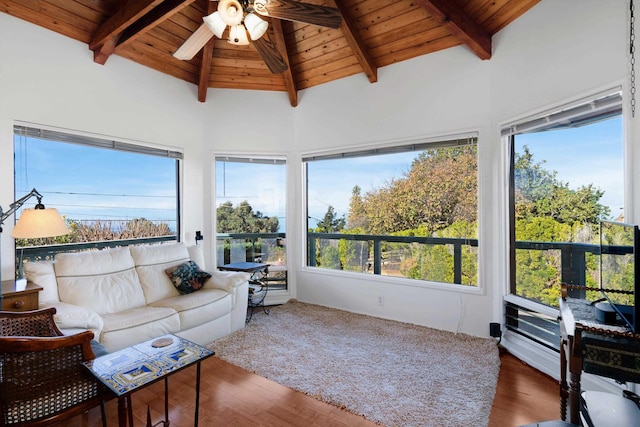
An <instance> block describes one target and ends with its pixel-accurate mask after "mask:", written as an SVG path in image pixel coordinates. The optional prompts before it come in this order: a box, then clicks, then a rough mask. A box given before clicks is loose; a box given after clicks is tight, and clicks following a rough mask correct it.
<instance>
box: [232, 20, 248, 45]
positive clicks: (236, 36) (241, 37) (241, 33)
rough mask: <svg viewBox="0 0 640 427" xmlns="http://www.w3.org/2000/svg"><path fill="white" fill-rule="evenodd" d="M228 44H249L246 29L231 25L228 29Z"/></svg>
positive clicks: (242, 26) (241, 26)
mask: <svg viewBox="0 0 640 427" xmlns="http://www.w3.org/2000/svg"><path fill="white" fill-rule="evenodd" d="M229 43H231V44H235V45H238V46H244V45H248V44H249V37H248V36H247V29H246V28H245V27H244V25H242V24H240V25H233V26H231V27H230V28H229Z"/></svg>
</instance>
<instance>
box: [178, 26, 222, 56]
mask: <svg viewBox="0 0 640 427" xmlns="http://www.w3.org/2000/svg"><path fill="white" fill-rule="evenodd" d="M211 37H213V33H212V32H211V30H210V29H209V27H207V25H206V24H202V25H200V27H199V28H198V29H197V30H195V31H194V33H193V34H191V35H190V36H189V38H188V39H187V40H185V41H184V43H183V44H182V46H180V47H179V48H178V50H176V51H175V52H174V54H173V56H174V58H178V59H182V60H187V61H188V60H190V59H191V58H193V57H194V56H196V53H198V52H200V49H202V48H203V47H204V45H205V44H207V42H208V41H209V40H211Z"/></svg>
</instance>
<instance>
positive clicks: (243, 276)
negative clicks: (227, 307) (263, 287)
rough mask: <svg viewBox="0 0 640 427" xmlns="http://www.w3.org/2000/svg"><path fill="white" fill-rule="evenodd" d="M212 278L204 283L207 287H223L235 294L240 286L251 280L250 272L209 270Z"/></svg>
mask: <svg viewBox="0 0 640 427" xmlns="http://www.w3.org/2000/svg"><path fill="white" fill-rule="evenodd" d="M208 273H209V274H211V278H210V279H209V280H207V281H206V282H205V284H204V287H205V288H209V289H223V290H225V291H227V292H229V293H230V294H235V293H236V289H237V288H238V286H241V285H242V284H245V283H247V282H248V281H249V277H251V276H250V275H249V273H243V272H239V271H209V272H208Z"/></svg>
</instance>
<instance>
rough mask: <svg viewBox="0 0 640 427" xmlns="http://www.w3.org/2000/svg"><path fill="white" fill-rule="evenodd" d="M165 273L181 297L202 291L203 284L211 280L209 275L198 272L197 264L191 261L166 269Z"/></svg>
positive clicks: (204, 272)
mask: <svg viewBox="0 0 640 427" xmlns="http://www.w3.org/2000/svg"><path fill="white" fill-rule="evenodd" d="M165 273H167V275H168V276H169V279H171V282H173V285H174V286H175V287H176V289H177V290H178V292H180V293H181V294H182V295H184V294H190V293H192V292H195V291H198V290H200V289H202V286H203V285H204V282H206V281H207V280H209V278H211V274H209V273H207V272H206V271H202V270H200V267H198V264H196V263H195V262H193V261H187V262H185V263H184V264H180V265H178V266H175V267H171V268H167V269H166V270H165Z"/></svg>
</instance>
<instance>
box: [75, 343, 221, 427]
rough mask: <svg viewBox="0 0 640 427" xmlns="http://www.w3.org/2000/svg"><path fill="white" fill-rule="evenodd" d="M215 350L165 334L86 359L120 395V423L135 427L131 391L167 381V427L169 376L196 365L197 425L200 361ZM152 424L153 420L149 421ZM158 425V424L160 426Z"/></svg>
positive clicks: (166, 422)
mask: <svg viewBox="0 0 640 427" xmlns="http://www.w3.org/2000/svg"><path fill="white" fill-rule="evenodd" d="M214 354H215V353H214V352H213V351H212V350H209V349H208V348H206V347H203V346H201V345H198V344H196V343H194V342H191V341H189V340H186V339H184V338H181V337H178V336H176V335H173V334H167V335H163V336H161V337H158V338H154V339H151V340H148V341H145V342H142V343H140V344H136V345H134V346H131V347H127V348H125V349H122V350H120V351H116V352H114V353H109V354H106V355H104V356H100V357H97V358H95V359H94V360H91V361H88V362H84V366H85V367H86V368H87V369H88V370H89V371H90V372H91V373H92V374H93V375H94V376H95V377H96V378H97V379H98V380H100V382H102V383H103V384H104V385H105V386H107V387H108V388H109V389H110V390H111V391H112V392H113V393H114V394H115V395H116V397H117V398H118V425H119V426H120V427H127V421H128V425H129V427H133V411H132V406H131V394H132V393H133V392H134V391H136V390H139V389H141V388H143V387H146V386H148V385H150V384H153V383H154V382H156V381H159V380H162V379H163V380H164V420H163V421H160V422H159V423H158V424H160V423H162V424H163V425H164V427H168V426H169V377H170V376H171V375H173V374H175V373H176V372H179V371H181V370H182V369H185V368H187V367H189V366H192V365H194V364H195V365H196V366H197V373H196V406H195V416H194V421H193V425H194V426H197V425H198V409H199V402H200V362H202V361H203V360H204V359H207V358H209V357H211V356H213V355H214ZM147 424H148V425H151V424H150V420H147ZM158 424H155V425H158Z"/></svg>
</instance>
